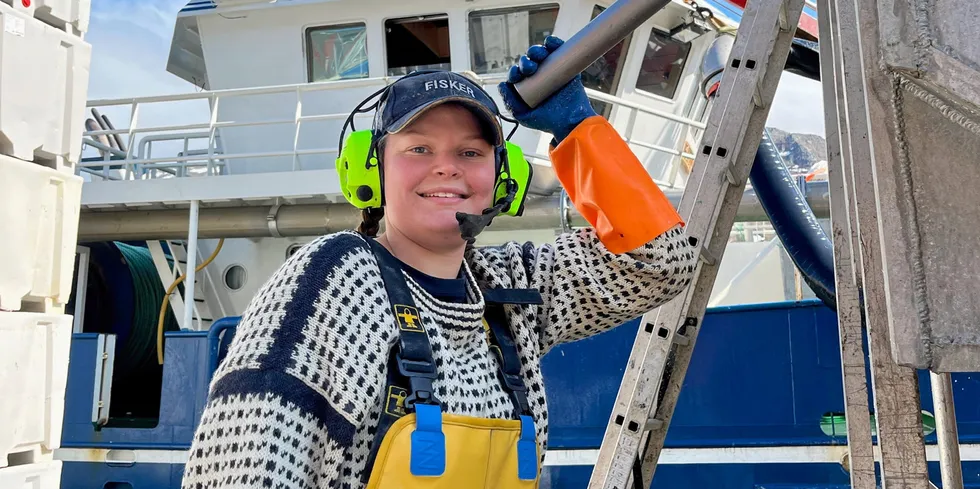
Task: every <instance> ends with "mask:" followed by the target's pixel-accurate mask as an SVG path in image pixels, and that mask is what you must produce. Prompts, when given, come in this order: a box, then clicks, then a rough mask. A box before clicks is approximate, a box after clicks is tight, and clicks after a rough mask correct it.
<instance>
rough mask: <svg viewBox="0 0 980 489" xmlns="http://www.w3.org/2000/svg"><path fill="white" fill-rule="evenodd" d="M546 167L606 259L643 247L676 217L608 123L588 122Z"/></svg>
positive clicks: (554, 152)
mask: <svg viewBox="0 0 980 489" xmlns="http://www.w3.org/2000/svg"><path fill="white" fill-rule="evenodd" d="M550 156H551V162H552V165H553V166H554V169H555V173H556V175H557V176H558V180H560V181H561V183H562V186H563V187H564V188H565V191H566V192H568V197H569V199H570V200H571V201H572V204H573V205H574V206H575V208H576V209H578V211H579V213H580V214H582V217H584V218H585V220H586V221H588V222H589V224H591V225H592V227H593V228H595V230H596V233H597V235H598V237H599V240H600V241H602V244H603V245H605V247H606V248H607V249H608V250H609V251H610V252H612V253H616V254H621V253H626V252H628V251H632V250H635V249H636V248H639V247H640V246H643V245H644V244H646V243H649V242H650V241H652V240H653V239H654V238H656V237H657V236H660V235H661V234H663V233H664V232H666V231H667V230H669V229H670V228H672V227H674V226H675V225H677V224H678V223H679V224H684V221H683V220H682V219H681V216H680V214H678V213H677V210H676V209H674V206H673V205H672V204H671V203H670V201H669V200H668V199H667V196H666V195H664V193H663V191H662V190H660V187H658V186H657V184H656V183H654V182H653V179H652V178H650V175H649V174H648V173H647V172H646V170H645V169H644V168H643V165H642V164H641V163H640V161H639V160H638V159H637V158H636V155H634V154H633V152H632V151H631V150H630V148H629V146H628V145H627V144H626V142H625V141H623V138H622V136H620V135H619V133H617V132H616V130H615V129H614V128H613V127H612V125H611V124H609V122H608V121H607V120H606V119H604V118H603V117H601V116H593V117H590V118H588V119H586V120H584V121H582V123H581V124H579V125H578V126H577V127H576V128H575V129H574V130H573V131H572V132H571V134H569V135H568V137H567V138H565V139H564V140H562V142H561V143H560V144H559V145H558V146H557V147H554V148H552V149H551V155H550Z"/></svg>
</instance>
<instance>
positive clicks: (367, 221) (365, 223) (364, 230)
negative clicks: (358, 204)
mask: <svg viewBox="0 0 980 489" xmlns="http://www.w3.org/2000/svg"><path fill="white" fill-rule="evenodd" d="M384 215H385V210H384V208H382V207H369V208H367V209H364V210H362V211H361V224H359V225H358V226H357V232H359V233H361V234H363V235H364V236H367V237H369V238H376V237H378V230H379V229H380V228H381V218H382V217H384Z"/></svg>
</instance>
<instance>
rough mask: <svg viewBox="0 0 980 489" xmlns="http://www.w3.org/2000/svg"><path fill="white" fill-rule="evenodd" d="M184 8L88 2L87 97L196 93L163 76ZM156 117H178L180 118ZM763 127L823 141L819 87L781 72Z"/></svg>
mask: <svg viewBox="0 0 980 489" xmlns="http://www.w3.org/2000/svg"><path fill="white" fill-rule="evenodd" d="M184 4H186V0H98V1H95V2H92V13H91V23H90V27H89V32H88V34H87V35H86V40H87V41H88V42H89V43H91V45H92V65H91V72H90V78H89V92H88V98H89V99H106V98H122V97H137V96H147V95H164V94H174V93H187V92H194V91H198V89H197V88H196V87H194V86H193V85H191V84H190V83H187V82H185V81H183V80H181V79H179V78H177V77H176V76H174V75H172V74H170V73H168V72H167V71H166V66H167V56H168V54H169V52H170V40H171V36H172V35H173V26H174V19H175V18H176V15H177V12H178V11H179V10H180V8H181V7H182V6H183V5H184ZM157 117H176V118H182V117H181V115H180V114H177V115H174V114H168V115H166V116H164V115H158V116H157ZM112 118H113V116H112V115H110V119H112ZM154 118H155V117H154ZM144 122H149V121H145V120H144ZM153 122H157V121H153ZM188 122H190V121H188ZM195 122H196V121H195ZM160 123H161V124H165V123H167V122H162V121H161V122H160ZM172 123H177V122H176V121H174V122H172ZM768 125H770V126H772V127H776V128H778V129H782V130H784V131H788V132H801V133H808V134H818V135H821V136H823V135H824V120H823V103H822V95H821V92H820V84H819V82H815V81H812V80H807V79H805V78H802V77H800V76H797V75H793V74H789V73H784V74H783V76H782V78H781V80H780V84H779V87H778V89H777V90H776V96H775V99H774V100H773V105H772V108H771V109H770V113H769V121H768Z"/></svg>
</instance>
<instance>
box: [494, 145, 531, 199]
mask: <svg viewBox="0 0 980 489" xmlns="http://www.w3.org/2000/svg"><path fill="white" fill-rule="evenodd" d="M501 157H502V159H504V160H505V164H504V165H503V166H502V168H501V169H500V170H498V171H497V182H496V185H495V187H494V188H496V194H495V195H494V202H500V201H501V200H503V199H506V198H507V193H508V190H509V189H508V186H509V185H516V187H517V189H516V192H515V194H514V201H513V202H511V203H510V205H508V206H507V207H506V208H504V210H503V213H504V214H506V215H508V216H515V217H516V216H520V215H522V214H524V201H525V200H526V199H527V189H528V186H530V184H531V177H532V176H533V174H534V169H533V168H532V167H531V164H530V163H529V162H528V161H527V159H526V158H525V157H524V151H523V150H522V149H521V147H520V146H518V145H516V144H514V143H512V142H510V141H507V142H506V149H505V150H504V152H503V154H502V155H501Z"/></svg>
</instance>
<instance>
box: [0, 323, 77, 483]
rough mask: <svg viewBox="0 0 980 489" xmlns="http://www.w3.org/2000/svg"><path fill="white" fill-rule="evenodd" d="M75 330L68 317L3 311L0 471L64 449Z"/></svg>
mask: <svg viewBox="0 0 980 489" xmlns="http://www.w3.org/2000/svg"><path fill="white" fill-rule="evenodd" d="M71 328H72V317H71V316H68V315H54V314H39V313H29V312H0V392H2V393H3V395H2V397H0V399H3V401H2V402H0V420H3V422H2V423H0V467H5V466H7V465H10V466H13V465H26V464H31V463H38V462H40V461H43V460H45V459H47V460H50V459H51V455H52V453H53V451H54V449H56V448H58V447H60V446H61V426H62V423H63V420H64V414H65V386H66V385H67V382H68V353H69V347H70V346H71ZM6 487H9V486H5V485H3V484H0V488H6Z"/></svg>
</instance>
